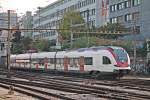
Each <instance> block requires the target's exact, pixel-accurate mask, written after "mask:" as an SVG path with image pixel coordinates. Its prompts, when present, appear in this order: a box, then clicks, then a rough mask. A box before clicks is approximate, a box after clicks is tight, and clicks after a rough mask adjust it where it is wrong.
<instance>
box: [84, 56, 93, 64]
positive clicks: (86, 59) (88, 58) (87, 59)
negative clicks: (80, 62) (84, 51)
mask: <svg viewBox="0 0 150 100" xmlns="http://www.w3.org/2000/svg"><path fill="white" fill-rule="evenodd" d="M84 62H85V65H93V59H92V57H85V59H84Z"/></svg>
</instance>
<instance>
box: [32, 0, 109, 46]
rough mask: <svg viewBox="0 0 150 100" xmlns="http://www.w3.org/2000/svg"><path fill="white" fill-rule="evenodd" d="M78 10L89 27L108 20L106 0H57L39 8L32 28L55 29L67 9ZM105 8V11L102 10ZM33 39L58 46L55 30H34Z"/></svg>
mask: <svg viewBox="0 0 150 100" xmlns="http://www.w3.org/2000/svg"><path fill="white" fill-rule="evenodd" d="M73 10H74V11H79V12H80V14H81V15H82V16H83V18H84V20H85V22H86V23H87V22H88V25H89V27H92V26H95V27H99V26H102V25H104V24H105V23H106V22H107V21H108V15H109V14H108V12H107V10H108V0H58V1H56V2H54V3H52V4H50V5H48V6H46V7H44V8H40V7H39V10H38V11H37V12H36V14H35V15H34V17H33V28H38V29H39V28H41V29H57V28H58V25H59V23H60V22H61V21H62V17H63V15H64V13H65V12H67V11H73ZM104 10H105V12H104ZM33 38H34V39H48V40H50V41H51V42H53V43H54V44H55V45H56V46H59V45H60V44H59V42H58V33H57V31H56V30H51V31H48V32H34V33H33Z"/></svg>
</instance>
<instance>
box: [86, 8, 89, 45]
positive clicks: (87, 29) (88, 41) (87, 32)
mask: <svg viewBox="0 0 150 100" xmlns="http://www.w3.org/2000/svg"><path fill="white" fill-rule="evenodd" d="M86 35H87V39H88V40H87V47H89V9H87V34H86Z"/></svg>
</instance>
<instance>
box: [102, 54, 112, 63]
mask: <svg viewBox="0 0 150 100" xmlns="http://www.w3.org/2000/svg"><path fill="white" fill-rule="evenodd" d="M103 64H111V61H110V59H109V58H108V57H106V56H103Z"/></svg>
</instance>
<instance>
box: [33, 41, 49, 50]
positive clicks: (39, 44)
mask: <svg viewBox="0 0 150 100" xmlns="http://www.w3.org/2000/svg"><path fill="white" fill-rule="evenodd" d="M33 47H34V48H36V49H37V50H38V51H49V50H50V43H49V41H48V40H44V39H43V40H36V41H35V42H34V43H33Z"/></svg>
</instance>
